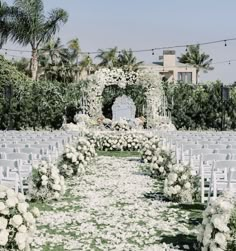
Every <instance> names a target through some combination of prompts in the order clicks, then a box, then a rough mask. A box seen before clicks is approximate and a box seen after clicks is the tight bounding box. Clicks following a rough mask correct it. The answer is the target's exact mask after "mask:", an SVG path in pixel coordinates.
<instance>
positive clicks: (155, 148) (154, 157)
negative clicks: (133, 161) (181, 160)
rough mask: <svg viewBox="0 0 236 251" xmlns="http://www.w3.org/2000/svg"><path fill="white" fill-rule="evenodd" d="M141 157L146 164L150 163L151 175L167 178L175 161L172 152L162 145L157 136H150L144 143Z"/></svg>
mask: <svg viewBox="0 0 236 251" xmlns="http://www.w3.org/2000/svg"><path fill="white" fill-rule="evenodd" d="M141 159H142V161H143V162H144V163H145V164H147V163H150V165H149V166H148V167H149V171H150V173H151V176H153V177H158V178H165V177H166V175H167V174H168V173H169V170H170V168H171V166H172V165H173V163H174V160H173V158H172V155H171V153H170V152H169V151H167V150H166V149H165V148H164V147H163V146H161V145H160V142H159V139H158V138H156V137H148V138H147V140H146V141H145V142H144V143H143V147H142V150H141Z"/></svg>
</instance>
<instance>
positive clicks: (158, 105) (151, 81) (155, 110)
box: [84, 68, 166, 127]
mask: <svg viewBox="0 0 236 251" xmlns="http://www.w3.org/2000/svg"><path fill="white" fill-rule="evenodd" d="M110 85H118V86H119V87H120V88H124V89H125V88H126V87H127V86H128V85H137V86H138V85H143V86H145V87H146V90H147V91H146V93H145V97H146V103H147V106H146V107H145V117H146V119H147V125H148V126H149V127H154V126H155V124H156V122H157V121H158V120H159V118H160V116H161V115H162V116H163V115H165V109H166V105H165V103H166V99H165V94H164V91H163V88H162V84H161V79H160V76H159V74H158V73H155V72H153V71H147V70H140V71H138V72H124V71H123V70H122V69H119V68H115V69H112V70H110V69H107V68H102V69H100V70H98V71H96V72H95V73H94V74H93V75H91V76H89V77H88V79H87V86H86V89H85V90H84V93H85V95H86V102H85V110H86V111H87V113H88V115H90V116H91V117H92V118H94V119H97V118H99V117H101V116H102V115H103V114H102V104H103V97H102V93H103V90H104V88H105V87H106V86H110Z"/></svg>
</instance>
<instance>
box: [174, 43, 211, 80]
mask: <svg viewBox="0 0 236 251" xmlns="http://www.w3.org/2000/svg"><path fill="white" fill-rule="evenodd" d="M178 60H179V62H180V63H183V64H189V65H192V66H193V67H195V68H196V71H197V72H196V73H197V76H196V83H197V84H198V79H199V72H200V71H201V70H203V71H204V72H207V71H211V70H213V69H214V67H212V66H211V63H212V60H213V59H211V58H210V56H209V55H207V54H205V53H204V52H201V51H200V45H190V46H188V47H187V52H186V53H185V54H182V55H181V56H180V57H178Z"/></svg>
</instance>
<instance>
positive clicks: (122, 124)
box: [111, 119, 132, 132]
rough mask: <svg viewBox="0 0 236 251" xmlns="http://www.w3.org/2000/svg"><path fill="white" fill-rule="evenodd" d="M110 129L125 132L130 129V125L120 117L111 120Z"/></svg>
mask: <svg viewBox="0 0 236 251" xmlns="http://www.w3.org/2000/svg"><path fill="white" fill-rule="evenodd" d="M111 129H112V130H115V131H122V132H125V131H129V130H131V129H132V126H131V125H130V124H129V123H128V121H126V120H124V119H121V120H119V121H116V122H113V123H112V127H111Z"/></svg>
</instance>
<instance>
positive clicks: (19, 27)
mask: <svg viewBox="0 0 236 251" xmlns="http://www.w3.org/2000/svg"><path fill="white" fill-rule="evenodd" d="M13 7H14V8H15V9H17V11H16V12H14V13H13V15H10V14H9V13H7V14H6V15H5V16H6V17H4V20H3V21H5V23H6V27H7V34H9V35H8V36H3V35H4V34H6V32H2V36H1V38H2V42H4V41H5V40H6V38H9V39H10V40H11V41H13V42H18V43H19V44H21V45H23V46H27V45H30V46H31V49H32V57H31V65H30V69H31V75H32V79H33V80H36V79H37V72H38V50H39V47H40V46H41V45H42V44H44V43H46V42H48V41H50V39H51V38H52V37H53V35H54V34H55V33H56V32H57V31H58V29H59V26H60V24H64V23H66V22H67V19H68V14H67V12H66V11H64V10H63V9H53V10H51V12H50V13H49V16H48V17H46V16H45V14H44V5H43V1H42V0H33V1H32V0H15V1H14V5H13Z"/></svg>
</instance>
